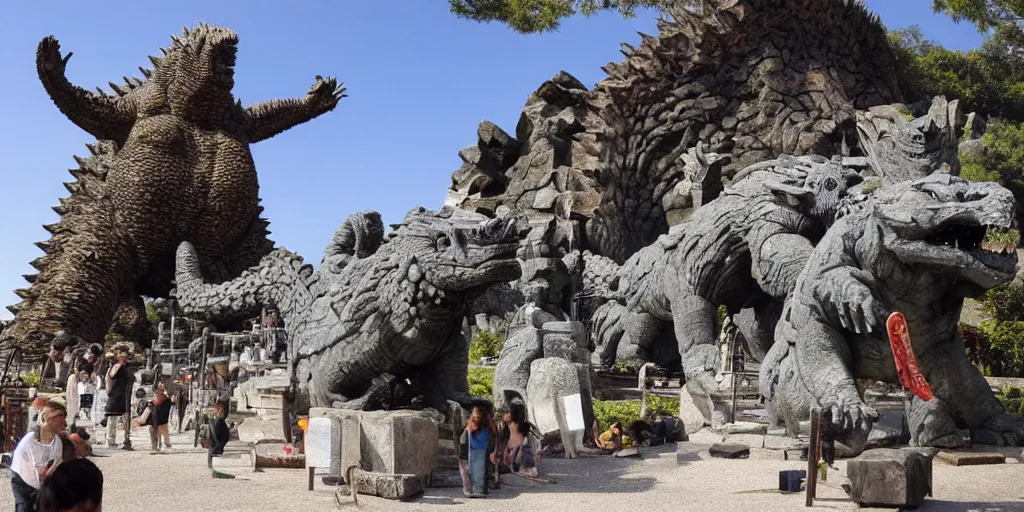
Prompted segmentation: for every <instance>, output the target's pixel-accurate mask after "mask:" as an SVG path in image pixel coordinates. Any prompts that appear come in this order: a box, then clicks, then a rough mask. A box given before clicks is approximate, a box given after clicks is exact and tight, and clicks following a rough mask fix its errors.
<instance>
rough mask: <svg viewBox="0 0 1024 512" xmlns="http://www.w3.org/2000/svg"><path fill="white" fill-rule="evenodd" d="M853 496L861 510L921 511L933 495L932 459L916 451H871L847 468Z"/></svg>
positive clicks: (861, 455) (851, 461)
mask: <svg viewBox="0 0 1024 512" xmlns="http://www.w3.org/2000/svg"><path fill="white" fill-rule="evenodd" d="M846 474H847V476H848V477H849V479H850V496H851V497H852V498H853V501H854V502H855V503H857V504H858V505H861V506H870V505H874V506H886V507H910V508H914V507H918V506H920V505H921V503H922V502H924V498H925V495H930V494H931V459H929V458H928V457H925V456H924V455H922V454H920V453H918V452H915V451H912V450H894V449H888V448H879V449H875V450H868V451H865V452H864V453H862V454H860V455H859V456H857V457H856V458H855V459H852V460H850V461H849V462H848V463H847V466H846Z"/></svg>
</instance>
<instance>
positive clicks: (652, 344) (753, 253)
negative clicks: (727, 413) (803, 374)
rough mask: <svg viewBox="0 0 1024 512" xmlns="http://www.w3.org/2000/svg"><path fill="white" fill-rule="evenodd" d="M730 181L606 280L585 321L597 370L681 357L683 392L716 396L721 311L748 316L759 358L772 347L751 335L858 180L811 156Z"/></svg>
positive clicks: (763, 166)
mask: <svg viewBox="0 0 1024 512" xmlns="http://www.w3.org/2000/svg"><path fill="white" fill-rule="evenodd" d="M737 177H738V178H739V179H738V181H737V182H736V184H735V185H733V186H730V187H728V188H726V189H725V191H724V192H723V193H722V195H721V196H720V197H718V198H717V199H715V200H714V201H712V202H711V203H709V204H708V205H706V206H703V207H701V208H699V209H697V210H696V211H695V212H694V213H693V214H692V215H690V216H689V217H688V218H687V219H686V220H685V221H683V222H682V223H681V224H678V225H676V226H673V227H672V229H671V230H670V231H669V233H668V234H666V235H663V236H661V237H660V238H659V239H658V241H657V242H655V243H654V244H651V245H650V246H648V247H646V248H644V249H643V250H641V251H640V252H638V253H636V254H634V255H633V256H632V257H630V259H629V260H628V261H626V263H625V264H624V265H623V266H622V267H621V268H620V269H617V271H616V273H615V277H614V278H613V279H611V280H608V281H606V282H609V283H610V285H609V289H610V291H611V293H612V294H613V296H612V300H609V301H608V302H606V303H605V304H603V305H602V306H600V307H599V309H598V311H597V312H596V313H595V315H594V332H595V336H596V337H597V339H598V341H599V343H600V345H601V346H602V352H601V361H602V363H603V364H605V365H607V366H611V365H613V364H614V363H615V362H616V361H619V362H637V363H640V362H644V361H653V362H655V363H658V364H662V365H666V366H672V365H673V363H674V361H678V359H677V358H678V357H679V356H681V357H682V370H683V373H684V374H685V377H686V379H687V381H688V386H690V387H691V388H692V390H693V391H694V392H699V391H701V389H699V388H702V390H703V393H700V395H701V398H700V399H701V400H704V399H707V393H710V392H712V391H715V390H717V389H718V384H717V383H716V382H715V380H714V376H715V373H716V371H717V370H718V368H719V366H720V364H721V352H720V351H719V349H718V346H717V343H716V341H717V340H716V333H715V322H716V318H717V315H718V306H719V305H720V304H724V305H725V306H726V308H727V309H728V310H729V312H730V313H737V312H739V311H740V310H742V309H745V308H751V309H753V310H754V312H753V314H754V315H756V316H757V317H758V322H759V323H760V327H761V328H760V330H758V331H750V332H746V333H744V334H745V335H747V339H748V341H749V342H751V343H753V342H757V343H759V344H764V345H765V348H764V349H763V350H762V351H767V347H769V346H771V341H772V339H771V336H759V334H760V333H762V332H763V331H767V332H768V333H770V331H771V329H772V328H774V324H775V322H777V320H778V317H777V316H775V315H773V313H777V312H778V311H779V309H781V308H773V307H771V305H772V304H773V303H774V302H778V301H781V300H783V299H784V298H785V297H786V294H787V293H788V292H789V291H791V290H792V289H793V286H794V285H795V283H796V277H797V275H799V272H800V270H801V269H802V268H803V264H804V262H806V261H807V259H808V258H809V257H810V254H811V251H812V250H813V247H814V243H816V242H817V241H818V240H819V239H820V238H821V237H822V236H823V235H824V234H825V230H826V229H827V227H828V226H829V225H830V224H831V222H832V219H833V217H834V216H835V214H836V212H837V209H838V207H839V205H840V201H841V199H842V198H843V197H844V196H845V194H846V190H847V188H848V187H849V186H850V185H851V184H854V183H858V182H859V181H860V180H861V178H860V175H858V174H857V173H856V172H854V171H852V170H850V169H847V168H844V167H843V166H842V165H840V164H839V163H837V162H835V161H828V160H825V159H824V158H822V157H818V156H804V157H784V158H781V159H778V160H769V161H766V162H762V163H760V164H757V165H754V166H750V167H748V168H746V169H744V170H743V171H742V172H741V173H740V174H739V175H738V176H737ZM673 333H674V336H673ZM673 341H674V342H675V343H673ZM689 381H692V382H689ZM694 399H698V397H697V396H694ZM706 409H707V411H708V414H710V411H711V410H712V409H713V407H712V406H711V405H708V407H707V408H706ZM707 419H708V420H709V421H710V418H707Z"/></svg>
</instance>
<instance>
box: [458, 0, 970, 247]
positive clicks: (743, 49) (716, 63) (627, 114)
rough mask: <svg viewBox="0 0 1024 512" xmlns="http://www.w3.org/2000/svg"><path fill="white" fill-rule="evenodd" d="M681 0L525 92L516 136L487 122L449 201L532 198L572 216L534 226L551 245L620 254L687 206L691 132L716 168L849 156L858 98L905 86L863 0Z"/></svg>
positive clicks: (486, 205) (549, 212)
mask: <svg viewBox="0 0 1024 512" xmlns="http://www.w3.org/2000/svg"><path fill="white" fill-rule="evenodd" d="M685 4H686V5H684V2H679V3H678V4H677V5H674V6H670V7H667V8H666V16H665V18H664V19H663V20H661V21H659V23H658V34H657V35H654V36H650V35H646V34H642V41H641V42H640V44H638V45H636V46H635V47H634V46H631V45H629V44H623V50H622V51H623V54H624V55H625V58H624V59H623V60H622V61H620V62H614V63H610V64H608V65H607V66H605V67H604V70H605V72H606V73H607V75H608V76H607V78H606V79H604V80H603V81H601V82H600V83H598V84H597V85H596V86H595V87H594V88H593V90H587V89H586V87H585V86H584V85H583V83H581V82H580V81H579V80H577V79H575V78H573V77H572V76H570V75H568V74H566V73H564V72H563V73H559V74H558V75H557V76H555V77H553V78H552V79H551V80H548V81H545V82H544V83H543V84H542V85H541V86H540V87H539V88H538V89H537V91H536V92H534V93H533V94H531V95H530V97H529V99H528V100H527V101H526V105H525V106H524V108H523V110H522V115H521V117H520V119H519V123H518V125H517V126H516V129H515V131H514V136H510V135H509V134H506V133H505V132H502V131H501V130H500V129H498V128H497V127H496V126H494V125H493V124H491V123H488V122H485V123H482V124H481V125H480V130H479V132H478V134H479V137H478V142H477V144H476V145H474V146H470V147H468V148H465V149H463V150H462V151H461V152H460V156H461V157H462V159H463V161H464V162H465V165H463V166H462V167H461V168H460V169H459V170H457V171H456V172H455V173H453V175H452V186H451V189H450V192H451V194H452V196H451V197H450V203H449V204H452V205H454V206H458V207H460V208H465V209H468V210H471V211H478V212H483V213H486V212H494V213H498V214H500V213H501V211H502V209H508V210H511V211H522V212H527V214H528V217H529V218H530V219H531V222H536V223H537V225H540V224H548V223H552V224H554V222H553V221H552V219H557V218H559V217H564V218H565V219H572V220H573V221H574V222H576V223H578V228H577V231H576V233H575V234H574V238H573V239H574V243H575V244H576V245H575V247H568V245H569V244H568V243H567V239H568V233H570V232H571V230H570V229H568V228H567V227H565V226H552V227H551V228H550V229H551V232H550V233H546V234H544V238H545V240H544V242H545V245H546V246H547V247H548V248H550V249H551V251H552V252H553V253H557V252H558V251H557V250H558V249H561V250H563V251H566V252H568V251H571V250H574V249H580V250H589V251H590V252H592V253H594V254H597V255H601V256H605V257H608V258H611V259H612V260H614V261H615V262H617V263H619V264H622V263H623V262H624V261H625V260H626V259H627V258H629V257H630V256H631V255H632V254H633V253H635V252H636V251H639V250H640V249H642V248H643V247H646V246H648V245H650V244H651V243H653V242H654V241H655V240H656V239H657V238H658V236H660V235H662V234H664V233H666V232H667V231H668V228H669V226H670V225H671V224H672V223H673V221H674V219H672V218H671V217H674V216H676V215H678V213H674V210H679V209H680V208H682V207H684V206H686V205H685V203H683V204H679V203H677V201H676V199H678V198H679V197H680V196H681V195H680V194H678V193H677V190H676V187H677V185H678V184H679V183H680V182H684V181H686V180H687V176H686V172H687V171H686V169H687V166H688V165H689V164H690V160H691V158H690V157H689V156H688V155H690V152H691V150H693V149H694V148H696V147H697V145H698V142H703V143H704V146H705V147H704V149H705V150H707V151H708V152H709V153H717V154H720V155H725V156H728V157H729V163H728V164H727V165H725V166H724V167H723V168H722V169H721V174H722V176H723V177H725V178H731V177H732V176H733V175H734V174H735V173H736V172H737V171H739V170H740V169H743V168H745V167H747V166H749V165H752V164H754V163H757V162H760V161H763V160H768V159H772V158H777V157H779V156H782V155H785V154H791V155H809V154H818V155H824V156H831V155H836V154H844V155H845V153H844V152H843V151H844V146H846V149H847V150H848V152H849V153H850V154H851V156H852V155H853V152H854V149H856V148H854V146H856V145H857V144H858V141H859V140H860V137H858V131H857V127H856V124H857V121H858V117H857V112H858V111H859V110H865V109H868V108H870V107H873V106H876V105H888V104H892V103H897V102H900V101H902V96H901V95H900V92H899V89H898V84H897V80H896V75H895V73H894V70H895V69H896V66H895V62H896V55H895V53H894V52H893V50H892V48H891V46H890V45H889V42H888V40H887V39H886V35H885V28H884V27H883V26H882V24H881V23H879V21H878V18H877V16H875V15H873V14H871V13H870V12H869V11H868V10H867V9H866V8H865V7H864V6H863V5H862V3H861V2H858V1H855V0H790V1H787V2H780V1H778V0H698V1H691V2H685ZM794 13H799V14H798V15H794ZM904 121H905V120H904ZM885 126H887V125H885ZM885 126H881V127H880V128H878V129H873V130H871V131H870V133H869V136H865V140H868V139H871V137H875V139H880V138H882V137H883V135H881V134H879V133H876V132H880V131H884V130H883V129H884V128H885ZM886 133H888V132H886ZM875 139H871V140H875ZM844 142H845V144H844ZM954 147H955V145H954ZM861 152H862V153H863V154H866V153H867V152H866V151H861ZM877 160H878V161H883V160H885V159H884V158H880V159H877ZM886 161H887V160H886ZM712 191H713V193H715V194H717V192H720V191H721V187H720V186H719V187H717V188H715V189H708V190H705V191H704V192H705V193H710V192H712ZM713 198H714V195H712V196H711V197H710V198H708V200H710V199H713ZM559 210H561V211H562V212H564V214H563V215H558V214H557V211H559ZM530 236H531V237H534V236H541V231H540V230H535V231H533V232H532V233H531V235H530ZM554 255H555V256H560V255H559V254H554Z"/></svg>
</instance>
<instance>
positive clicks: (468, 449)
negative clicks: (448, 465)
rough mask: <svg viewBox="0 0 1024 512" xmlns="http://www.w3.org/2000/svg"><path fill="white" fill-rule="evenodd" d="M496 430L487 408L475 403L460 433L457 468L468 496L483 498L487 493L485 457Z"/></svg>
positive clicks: (489, 450)
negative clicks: (464, 427)
mask: <svg viewBox="0 0 1024 512" xmlns="http://www.w3.org/2000/svg"><path fill="white" fill-rule="evenodd" d="M497 431H498V427H497V426H496V425H495V424H494V417H493V416H492V415H491V414H489V411H488V410H487V408H486V407H484V406H481V405H477V406H474V407H473V409H472V410H471V411H470V413H469V421H467V422H466V429H465V430H463V431H462V435H461V436H460V437H459V472H460V473H461V474H462V492H463V494H465V495H466V497H467V498H482V497H483V496H484V495H485V494H486V493H487V486H486V480H487V458H488V454H489V453H490V452H492V451H493V449H494V444H495V434H496V433H497Z"/></svg>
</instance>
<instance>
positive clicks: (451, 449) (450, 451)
mask: <svg viewBox="0 0 1024 512" xmlns="http://www.w3.org/2000/svg"><path fill="white" fill-rule="evenodd" d="M437 454H438V455H455V446H453V445H447V446H442V445H438V447H437Z"/></svg>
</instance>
